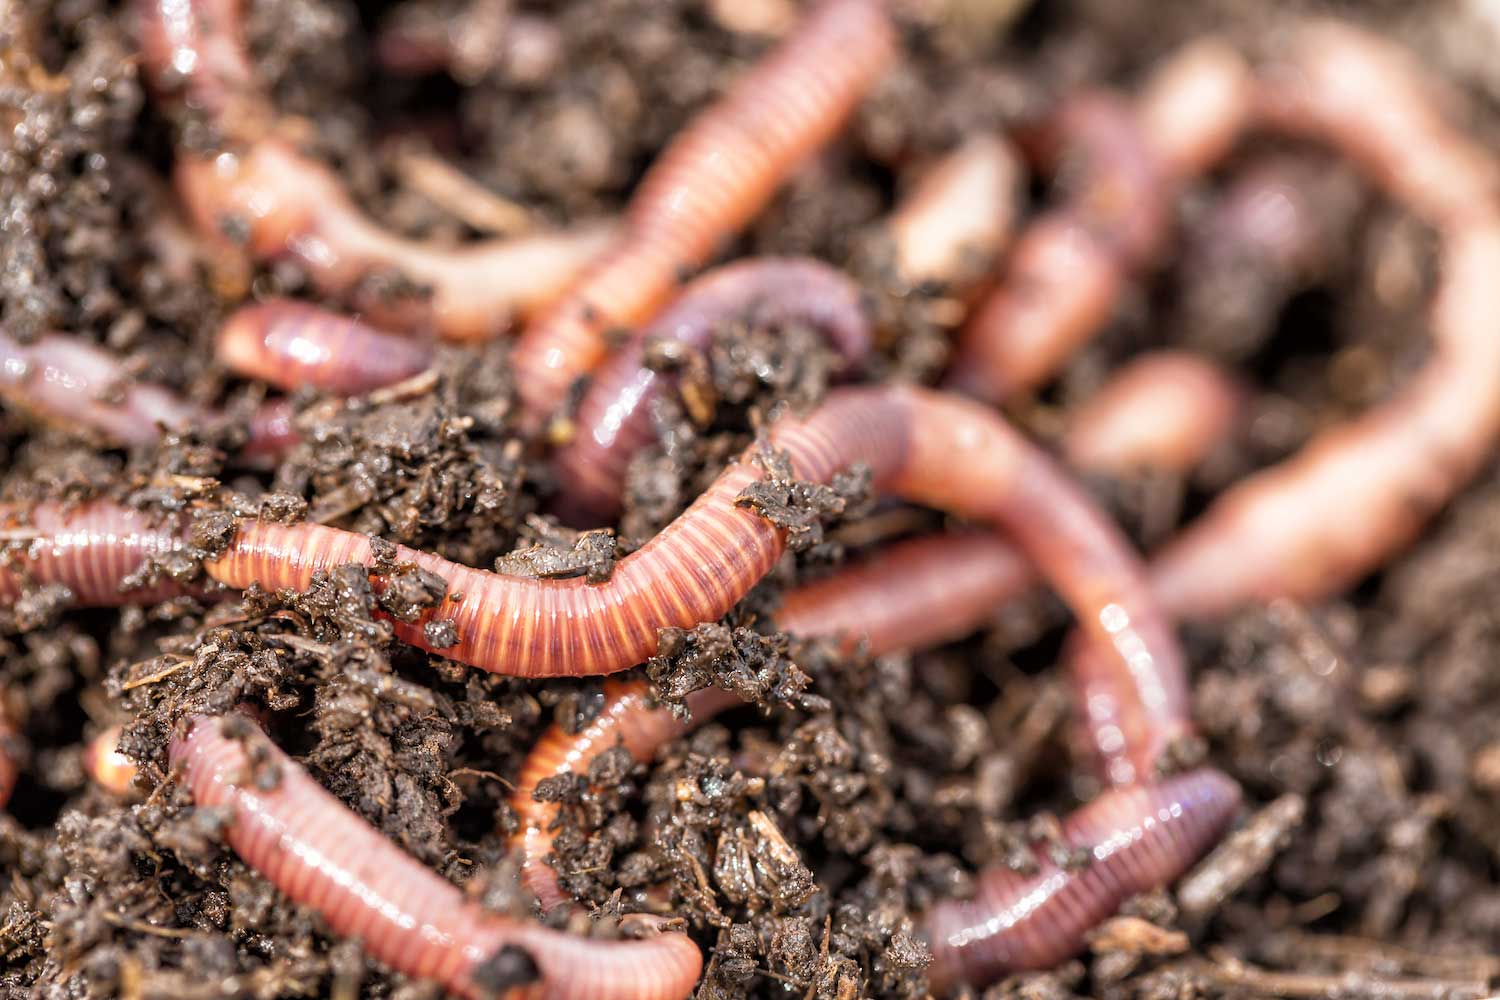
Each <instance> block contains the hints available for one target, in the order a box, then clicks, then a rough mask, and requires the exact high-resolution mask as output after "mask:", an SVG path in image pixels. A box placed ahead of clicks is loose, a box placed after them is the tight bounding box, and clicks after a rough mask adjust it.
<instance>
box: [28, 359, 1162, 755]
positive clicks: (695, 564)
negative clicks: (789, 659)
mask: <svg viewBox="0 0 1500 1000" xmlns="http://www.w3.org/2000/svg"><path fill="white" fill-rule="evenodd" d="M769 441H770V444H771V445H772V446H773V447H776V448H778V449H782V450H784V451H785V453H786V455H787V457H788V459H789V460H790V463H791V466H792V469H793V470H794V472H795V474H797V475H798V476H800V477H802V478H804V479H807V480H811V481H815V482H826V481H827V480H828V479H829V477H831V476H832V475H833V474H834V473H835V472H836V471H838V470H840V469H843V468H847V467H848V466H850V465H852V464H855V463H863V464H864V465H866V466H868V467H869V468H870V469H871V471H872V473H873V479H874V485H875V488H876V489H879V490H884V491H887V492H890V493H893V494H895V495H898V496H902V497H905V498H906V499H908V500H911V501H913V502H917V503H922V504H926V505H928V506H933V507H937V508H940V509H944V510H947V511H949V512H951V513H953V514H955V515H958V516H961V517H967V518H971V519H974V520H976V521H981V522H989V523H991V524H992V525H994V526H996V527H998V528H1000V529H1002V530H1005V531H1006V532H1008V533H1009V534H1010V535H1011V536H1012V538H1013V539H1014V540H1015V542H1016V543H1017V545H1018V546H1019V548H1020V549H1021V550H1022V551H1023V552H1024V553H1025V555H1026V557H1027V558H1028V559H1029V560H1030V561H1031V562H1032V563H1033V564H1034V565H1036V566H1037V567H1038V568H1039V569H1040V571H1041V573H1042V575H1043V576H1044V577H1045V578H1046V579H1047V580H1048V581H1049V582H1051V583H1052V584H1053V585H1054V586H1055V587H1056V588H1057V589H1058V591H1059V592H1060V593H1061V594H1062V596H1063V598H1064V599H1065V600H1066V601H1067V602H1068V603H1069V604H1070V605H1071V606H1072V607H1073V608H1074V610H1075V613H1076V614H1077V616H1078V619H1079V623H1080V626H1081V627H1082V629H1083V630H1084V632H1085V633H1086V634H1088V635H1089V636H1090V637H1091V638H1092V639H1093V641H1096V642H1098V643H1100V644H1101V645H1102V647H1103V648H1104V649H1106V650H1108V651H1109V655H1107V656H1104V657H1102V659H1103V660H1104V662H1105V663H1107V664H1108V669H1110V670H1112V671H1113V673H1114V675H1115V677H1116V680H1117V683H1118V686H1119V688H1120V689H1121V690H1122V691H1124V692H1128V697H1129V698H1130V699H1131V703H1132V704H1139V705H1140V706H1142V707H1141V711H1142V712H1145V713H1147V714H1148V715H1149V718H1150V719H1151V726H1150V729H1149V731H1150V733H1151V734H1152V736H1153V744H1152V745H1153V747H1155V746H1156V745H1165V744H1166V743H1169V742H1170V741H1172V740H1175V739H1176V738H1177V737H1178V736H1180V735H1181V734H1183V733H1185V732H1187V731H1188V730H1189V722H1188V713H1187V708H1188V705H1187V691H1186V678H1185V676H1184V669H1183V664H1182V657H1181V651H1180V650H1179V649H1178V647H1177V644H1176V641H1175V638H1174V636H1173V634H1172V630H1171V628H1170V627H1169V625H1168V623H1167V621H1166V620H1165V618H1164V617H1163V616H1162V615H1161V613H1160V612H1159V610H1158V609H1157V607H1156V604H1155V601H1154V599H1153V597H1152V595H1151V594H1150V592H1149V591H1148V589H1147V587H1146V582H1145V573H1144V570H1143V568H1142V567H1141V566H1140V564H1139V562H1138V560H1137V558H1136V557H1135V555H1134V554H1133V553H1132V552H1131V550H1130V548H1129V546H1128V544H1127V543H1126V542H1125V540H1124V539H1123V538H1122V537H1121V536H1120V534H1119V532H1118V530H1117V529H1115V527H1114V526H1113V525H1112V524H1110V523H1109V521H1108V519H1107V518H1105V517H1104V516H1103V514H1102V513H1101V512H1100V511H1099V510H1098V508H1096V507H1095V506H1094V505H1093V503H1092V502H1091V501H1090V500H1088V499H1087V497H1086V496H1085V494H1083V492H1082V491H1081V490H1080V489H1079V488H1078V487H1077V485H1076V484H1074V483H1073V482H1072V481H1071V480H1070V479H1069V478H1068V477H1067V475H1066V474H1065V473H1064V472H1063V471H1062V470H1061V469H1060V468H1059V467H1058V466H1057V465H1056V464H1055V463H1054V462H1053V461H1052V460H1051V459H1050V458H1049V457H1047V456H1046V455H1045V454H1044V453H1043V452H1041V451H1040V450H1039V449H1038V448H1036V447H1035V446H1034V445H1032V444H1030V443H1029V442H1027V441H1026V440H1025V439H1024V438H1022V437H1021V436H1020V435H1018V434H1017V433H1016V432H1015V431H1014V430H1013V429H1012V428H1010V427H1009V425H1007V424H1006V423H1005V422H1004V421H1003V420H1002V419H1001V418H1000V417H999V416H998V415H996V414H995V413H993V412H992V411H990V410H989V409H988V408H987V407H984V406H982V405H980V404H977V403H973V402H969V401H965V400H961V399H957V398H954V397H950V396H945V395H943V394H941V393H935V392H932V391H930V390H923V389H916V388H910V387H896V386H886V387H881V388H861V389H854V388H850V389H839V390H836V391H834V392H833V393H831V394H830V395H829V397H828V398H827V399H826V400H825V401H824V403H823V404H822V405H821V406H820V407H819V408H818V409H817V410H816V411H814V412H813V413H812V414H811V415H810V416H808V417H807V418H805V419H801V420H794V419H784V420H782V421H780V422H778V423H777V424H776V425H775V427H773V429H772V431H771V434H770V436H769ZM755 451H756V449H754V448H752V450H751V454H752V455H753V454H754V453H755ZM747 457H749V456H747ZM759 477H760V472H759V470H758V469H757V468H755V467H754V463H753V462H752V461H742V462H740V463H737V464H734V465H732V466H730V467H729V468H728V469H726V470H725V471H724V472H723V473H722V474H721V475H720V476H719V478H718V479H717V480H716V481H715V482H714V484H713V485H712V486H711V487H710V488H709V489H708V490H707V491H706V492H705V493H704V494H703V495H702V496H701V497H699V499H698V500H697V501H696V502H695V503H694V504H693V505H692V507H690V508H689V509H688V510H687V511H686V512H685V513H684V514H683V515H681V516H680V517H679V518H678V519H677V520H676V521H674V522H673V523H672V524H670V525H668V526H667V527H666V528H665V529H663V531H662V532H661V533H660V534H658V535H657V536H656V537H655V538H653V539H652V540H651V541H649V542H648V543H647V544H646V545H645V546H644V547H642V548H641V549H640V550H638V551H637V552H635V553H632V554H631V555H629V556H627V557H626V558H625V559H623V560H621V561H620V562H619V563H618V564H617V565H616V567H615V570H614V574H613V576H612V577H611V579H610V580H609V582H607V583H603V584H591V583H589V582H588V581H587V580H585V579H582V578H576V579H571V580H534V579H525V578H517V577H509V576H502V575H499V574H495V573H490V572H486V571H484V570H478V569H473V568H471V567H467V566H462V565H459V564H456V563H453V562H450V561H448V560H446V559H442V558H440V557H438V556H435V555H431V554H428V553H425V552H419V551H416V550H413V549H408V548H404V547H399V546H398V547H396V548H395V551H394V553H393V559H394V561H395V564H396V570H395V571H396V572H401V571H402V570H401V567H402V566H404V565H408V564H409V565H413V566H416V567H418V568H420V569H422V570H425V571H428V572H430V573H433V574H435V575H436V576H438V577H440V578H442V579H443V580H445V581H446V583H447V587H448V593H447V595H446V596H445V597H444V599H443V600H442V601H440V602H439V603H438V604H437V606H436V607H434V608H430V609H427V610H426V611H424V612H423V613H421V614H420V615H418V616H417V617H416V620H414V621H397V622H394V623H393V627H394V631H395V634H396V635H397V637H399V638H400V639H401V640H403V641H405V642H407V643H409V644H412V645H415V646H418V647H420V648H423V649H433V650H434V651H437V652H440V653H441V654H442V655H444V656H446V657H448V658H450V659H454V660H457V661H459V662H463V663H467V664H470V665H471V666H476V667H480V668H482V669H486V670H491V671H498V672H504V673H507V674H512V675H515V676H522V677H541V676H582V675H589V674H604V673H611V672H614V671H617V670H622V669H625V668H627V667H630V666H633V665H635V664H637V663H640V662H641V661H643V660H645V659H646V658H648V657H649V656H651V655H652V654H653V653H654V652H655V650H656V646H657V633H658V630H659V629H661V628H664V627H691V626H693V625H696V624H698V623H700V622H704V621H713V620H715V619H717V618H719V617H720V616H721V615H723V614H724V613H725V612H726V611H728V610H729V609H730V608H732V607H733V606H734V605H735V604H736V603H737V602H738V601H739V600H740V598H741V597H743V596H744V594H745V593H746V592H747V591H748V590H749V589H750V587H752V586H753V585H754V584H755V583H756V582H757V581H758V580H760V579H761V578H762V577H763V576H764V575H765V574H766V573H767V572H769V570H770V569H771V567H772V566H773V565H774V564H775V563H776V561H777V559H778V558H779V557H780V556H781V553H782V551H783V549H784V538H783V536H782V533H781V532H780V530H779V529H777V528H776V527H775V526H774V525H772V524H771V523H769V522H768V521H766V520H764V519H763V518H761V517H760V516H759V515H757V514H756V513H754V512H753V511H751V510H747V509H746V508H745V507H744V506H742V504H741V502H740V501H739V500H738V498H739V497H740V495H741V493H742V491H743V490H744V489H745V488H746V487H748V486H749V485H750V484H751V483H752V482H754V481H755V480H757V479H758V478H759ZM86 511H87V514H88V516H90V517H93V518H98V519H100V520H102V521H103V522H105V523H109V522H110V521H111V519H112V518H114V517H117V516H119V510H118V508H113V507H109V506H108V505H104V504H96V505H93V506H91V507H89V508H86ZM39 514H40V512H39ZM47 514H48V516H51V517H56V516H57V515H56V514H55V513H54V512H53V511H50V510H49V511H47ZM75 516H80V515H75ZM35 519H36V520H40V519H41V518H40V516H38V517H36V518H35ZM65 532H66V529H65ZM131 537H132V539H133V541H134V542H135V544H136V545H137V546H138V547H139V546H140V545H141V544H142V542H141V540H140V539H139V537H138V536H131ZM172 543H173V539H172V537H170V529H167V528H162V529H160V530H159V532H158V536H157V539H156V541H155V543H154V544H155V545H157V546H166V545H169V544H172ZM51 544H52V545H54V546H55V545H56V542H55V541H54V542H52V543H51ZM115 548H116V547H114V546H111V547H109V548H108V549H106V550H105V551H103V552H96V553H94V555H93V556H92V557H89V556H88V555H87V553H86V552H80V551H76V550H75V551H71V552H70V551H67V550H64V553H63V554H64V555H71V556H72V557H73V559H74V560H75V561H73V562H70V561H69V560H67V559H60V558H52V559H50V560H46V561H44V563H43V564H42V565H34V566H28V565H27V564H26V561H25V560H18V561H19V562H20V565H19V566H18V567H16V569H15V570H14V571H13V572H14V573H15V574H16V575H14V576H12V578H11V579H10V580H9V581H7V585H8V586H10V587H11V588H12V589H13V590H14V588H16V587H18V586H19V582H18V576H19V573H21V572H27V571H29V572H30V575H31V577H32V578H34V579H38V578H42V577H44V576H51V577H53V578H56V577H57V576H58V574H59V572H60V571H68V572H71V573H73V574H82V575H84V576H85V578H87V579H91V580H93V581H94V582H95V586H94V587H93V588H92V590H93V591H95V592H97V591H107V592H108V595H109V601H110V602H112V603H118V601H119V596H118V594H117V593H116V591H117V590H118V580H119V579H120V577H121V576H122V575H123V573H124V572H128V569H129V568H133V567H134V565H135V564H136V563H138V562H139V554H137V558H135V559H134V560H132V559H129V558H125V557H123V556H120V555H118V554H117V553H116V552H115ZM32 551H33V552H36V553H40V554H41V555H43V556H46V555H47V554H48V553H50V552H51V551H52V548H50V547H49V543H48V540H47V539H46V538H41V539H38V540H37V541H36V542H33V549H32ZM80 556H81V557H83V558H84V559H88V560H91V561H89V562H88V564H87V565H86V566H80V565H78V564H77V563H76V559H77V558H79V557H80ZM106 556H107V557H108V558H109V559H111V560H113V561H114V564H115V565H116V568H117V569H118V570H119V572H116V573H115V574H114V575H113V581H112V582H113V584H114V585H113V586H112V587H110V586H101V585H100V583H102V582H103V578H104V577H105V576H107V574H100V573H97V572H94V571H93V569H92V567H93V566H94V561H97V560H102V559H104V558H106ZM374 562H375V558H374V553H373V552H372V546H371V542H370V539H368V538H367V537H365V536H363V535H358V534H354V533H352V532H348V531H342V530H340V529H337V528H331V527H328V526H325V525H317V524H296V525H285V524H274V523H269V522H261V521H245V522H242V523H241V524H240V526H239V530H238V532H237V535H236V537H235V539H234V540H233V541H232V542H231V543H230V545H229V546H228V548H227V549H226V550H225V551H223V552H222V553H220V554H219V555H217V556H215V557H213V558H211V559H209V560H208V561H206V562H205V564H204V569H205V571H206V573H207V575H208V576H209V578H210V579H212V580H216V581H218V582H220V583H223V584H225V585H227V586H230V587H232V588H235V589H244V588H246V587H248V586H250V585H251V584H252V583H256V584H259V585H260V586H262V587H265V588H267V589H271V590H275V589H278V588H283V587H290V588H296V589H302V588H305V587H307V586H308V584H309V583H310V582H311V580H312V578H313V576H314V575H315V574H317V573H318V572H320V571H326V570H331V569H333V568H334V567H337V566H341V565H345V564H349V563H359V564H364V565H366V566H370V565H372V564H373V563H374ZM124 563H128V564H129V566H126V565H123V564H124ZM44 570H45V571H46V572H43V571H44ZM384 579H385V578H384V575H383V571H381V572H375V573H374V574H373V581H374V583H375V585H376V586H377V587H381V586H384ZM46 582H54V580H48V581H46ZM55 582H63V583H69V582H71V581H70V580H69V579H66V578H62V579H55ZM75 592H77V590H76V588H75ZM435 620H437V621H448V622H451V623H452V625H453V629H452V630H451V631H453V632H456V633H457V636H458V641H457V642H456V643H455V644H454V645H451V646H443V647H434V646H433V640H431V639H429V637H428V630H427V629H426V628H425V625H426V623H427V622H429V621H435ZM444 631H448V630H444ZM1143 752H1146V753H1148V754H1150V753H1153V752H1154V751H1153V750H1151V749H1147V750H1145V751H1143Z"/></svg>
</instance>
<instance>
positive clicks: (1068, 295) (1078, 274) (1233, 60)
mask: <svg viewBox="0 0 1500 1000" xmlns="http://www.w3.org/2000/svg"><path fill="white" fill-rule="evenodd" d="M1252 106H1253V97H1252V93H1251V87H1250V77H1249V70H1248V67H1247V66H1246V64H1245V62H1244V60H1243V59H1242V58H1241V57H1240V56H1239V55H1238V54H1237V53H1236V52H1234V51H1233V50H1232V49H1229V48H1227V47H1226V46H1224V45H1222V44H1221V43H1218V42H1215V41H1203V42H1199V43H1196V44H1194V45H1191V46H1189V47H1188V48H1187V49H1185V50H1184V51H1183V52H1182V53H1180V54H1179V55H1178V56H1177V57H1175V58H1174V59H1173V60H1171V61H1170V62H1169V63H1168V64H1167V66H1166V67H1164V68H1163V69H1162V70H1161V71H1160V72H1159V73H1158V74H1157V75H1156V76H1155V78H1154V79H1153V80H1152V81H1151V82H1150V83H1149V84H1148V85H1147V88H1146V91H1145V93H1144V94H1143V95H1142V97H1141V98H1140V99H1139V100H1138V101H1137V102H1136V103H1135V106H1134V108H1133V110H1132V113H1131V114H1130V115H1129V116H1128V119H1129V120H1126V116H1124V115H1123V114H1122V113H1121V110H1120V109H1119V108H1118V107H1115V106H1114V105H1113V104H1112V103H1111V102H1108V101H1105V100H1100V99H1097V98H1096V99H1093V100H1090V101H1088V102H1086V103H1084V104H1082V105H1075V106H1074V107H1075V109H1076V110H1074V111H1073V112H1072V114H1071V120H1070V116H1069V114H1068V113H1066V112H1065V113H1064V116H1063V120H1062V121H1061V122H1060V125H1062V126H1063V127H1067V126H1069V125H1072V126H1073V127H1075V128H1076V129H1077V130H1080V131H1081V135H1080V136H1079V137H1078V139H1079V141H1080V142H1083V143H1084V151H1085V152H1086V153H1088V154H1091V155H1088V156H1086V162H1085V163H1084V164H1083V166H1084V167H1085V168H1086V169H1085V171H1084V177H1083V178H1082V183H1081V185H1079V189H1078V191H1077V192H1076V193H1074V194H1073V195H1072V197H1071V198H1070V199H1069V200H1068V201H1067V202H1066V203H1065V204H1064V205H1062V206H1061V207H1059V208H1057V209H1054V210H1053V211H1050V212H1048V213H1046V214H1044V215H1042V216H1041V217H1040V218H1038V219H1037V220H1036V221H1034V222H1033V223H1032V224H1031V225H1030V226H1028V227H1027V229H1026V230H1025V231H1024V232H1023V233H1022V234H1021V237H1020V239H1019V240H1018V242H1017V244H1016V247H1015V249H1014V250H1013V251H1012V254H1011V258H1010V261H1009V262H1008V264H1007V266H1006V273H1005V276H1004V278H1003V281H1002V283H1001V285H1000V286H999V288H997V289H996V290H995V291H994V292H993V293H992V294H991V295H990V296H989V297H988V298H987V299H986V300H985V301H984V302H982V303H981V304H980V305H979V307H978V308H977V309H976V310H975V312H974V314H973V316H972V317H971V318H970V320H969V322H968V324H967V325H966V327H965V329H964V331H963V334H962V336H961V337H960V342H959V349H958V354H957V359H956V361H955V363H954V366H953V368H952V370H951V371H950V373H949V376H948V379H949V384H950V385H951V386H952V387H954V388H956V389H959V390H960V391H962V392H965V393H967V394H969V395H973V396H977V397H979V398H982V399H985V400H988V401H990V402H998V401H999V400H1000V399H1002V398H1004V397H1005V396H1006V395H1008V394H1010V393H1012V392H1014V391H1016V390H1018V389H1025V388H1029V387H1031V386H1034V385H1036V384H1038V383H1040V382H1042V381H1043V380H1045V379H1046V378H1047V377H1048V376H1050V375H1051V374H1052V373H1053V372H1055V371H1056V370H1057V368H1058V367H1059V366H1060V365H1061V364H1062V362H1063V361H1064V360H1066V359H1067V358H1068V357H1069V356H1070V355H1071V354H1072V353H1073V351H1074V350H1075V349H1076V348H1077V347H1078V346H1079V345H1080V344H1082V343H1083V342H1084V341H1085V340H1087V339H1088V338H1089V337H1091V336H1092V335H1093V334H1094V333H1096V332H1097V331H1098V330H1099V328H1100V327H1101V326H1103V324H1104V323H1105V321H1106V320H1107V319H1108V318H1109V316H1110V314H1111V312H1112V311H1113V310H1114V306H1115V302H1116V300H1117V299H1118V297H1119V295H1120V292H1121V290H1122V288H1123V287H1124V284H1125V282H1126V281H1127V280H1128V278H1129V276H1130V275H1131V274H1132V273H1133V272H1134V271H1135V270H1138V269H1139V268H1140V267H1142V266H1143V265H1145V264H1147V263H1149V262H1150V260H1151V259H1152V258H1154V256H1155V254H1156V251H1157V250H1158V248H1159V246H1160V244H1161V242H1162V241H1163V240H1164V239H1165V235H1166V234H1165V226H1166V224H1167V222H1168V221H1169V220H1170V214H1169V213H1168V212H1167V211H1166V209H1165V206H1166V204H1167V200H1168V198H1169V196H1170V194H1171V192H1172V190H1174V189H1175V188H1176V187H1177V186H1179V185H1180V184H1181V183H1182V182H1183V180H1184V179H1185V178H1187V177H1189V176H1191V175H1192V174H1194V173H1196V172H1198V171H1201V170H1203V169H1205V168H1207V167H1208V166H1210V165H1211V164H1212V163H1213V162H1214V160H1215V159H1217V158H1218V157H1219V156H1222V155H1223V154H1224V152H1226V151H1227V149H1228V147H1229V145H1230V143H1231V142H1232V141H1233V139H1234V137H1235V136H1237V135H1238V134H1239V132H1240V130H1241V129H1242V127H1243V125H1244V123H1245V122H1246V121H1247V119H1248V117H1249V114H1250V112H1251V110H1252Z"/></svg>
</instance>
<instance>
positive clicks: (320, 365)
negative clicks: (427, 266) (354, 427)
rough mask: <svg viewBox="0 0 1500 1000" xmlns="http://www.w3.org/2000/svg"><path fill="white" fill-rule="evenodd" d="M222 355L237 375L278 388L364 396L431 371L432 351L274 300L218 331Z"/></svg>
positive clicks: (416, 340)
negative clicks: (428, 368) (258, 380)
mask: <svg viewBox="0 0 1500 1000" xmlns="http://www.w3.org/2000/svg"><path fill="white" fill-rule="evenodd" d="M215 353H216V356H217V357H218V360H219V362H220V363H221V364H222V365H224V367H226V368H228V369H229V370H230V371H232V372H234V373H235V374H237V375H241V376H243V377H245V378H254V379H260V380H261V381H263V382H266V383H269V384H270V385H273V386H276V387H277V388H278V389H285V390H288V391H292V390H296V389H301V388H305V387H311V388H314V389H318V390H321V391H323V392H331V393H334V394H336V395H340V396H357V395H360V394H362V393H366V392H369V391H370V390H372V389H378V388H380V387H382V386H386V385H391V384H393V383H396V382H400V381H401V380H402V379H406V378H410V377H411V376H413V375H417V374H419V373H421V372H422V371H425V370H426V369H427V367H428V366H429V365H430V364H431V363H432V355H433V345H432V344H431V343H430V342H427V341H424V340H421V339H419V338H417V337H410V336H401V335H397V334H392V333H385V332H383V331H381V330H377V329H375V328H374V327H371V326H369V325H368V324H365V323H362V322H360V321H359V320H357V319H352V318H349V317H346V316H340V315H338V314H337V313H332V312H329V311H327V310H325V309H319V308H317V307H316V306H313V305H309V304H308V303H305V302H296V301H292V300H290V299H275V300H272V301H270V302H265V303H262V304H259V305H253V306H246V307H244V308H241V309H238V310H236V311H235V312H234V314H233V315H231V316H230V317H229V318H228V319H227V320H225V321H224V325H223V326H222V327H221V328H220V329H219V336H218V342H217V344H216V346H215Z"/></svg>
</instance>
